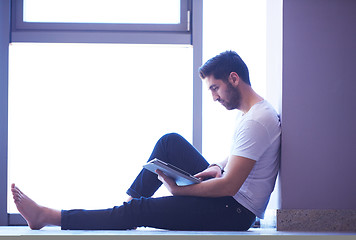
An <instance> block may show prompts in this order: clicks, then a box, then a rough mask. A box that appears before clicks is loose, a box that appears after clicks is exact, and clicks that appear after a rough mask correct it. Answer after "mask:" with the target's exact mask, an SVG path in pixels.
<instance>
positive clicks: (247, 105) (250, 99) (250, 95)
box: [239, 86, 263, 113]
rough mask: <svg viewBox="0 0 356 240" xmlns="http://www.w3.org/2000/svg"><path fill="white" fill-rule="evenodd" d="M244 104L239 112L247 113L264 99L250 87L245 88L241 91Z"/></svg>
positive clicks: (242, 103)
mask: <svg viewBox="0 0 356 240" xmlns="http://www.w3.org/2000/svg"><path fill="white" fill-rule="evenodd" d="M241 93H242V102H241V106H240V108H239V110H241V111H242V112H243V113H247V112H248V111H249V110H250V109H251V108H252V106H253V105H255V104H256V103H258V102H260V101H262V100H263V97H261V96H260V95H258V94H257V93H256V92H255V91H254V90H253V89H252V88H251V87H250V86H244V87H243V89H242V90H241Z"/></svg>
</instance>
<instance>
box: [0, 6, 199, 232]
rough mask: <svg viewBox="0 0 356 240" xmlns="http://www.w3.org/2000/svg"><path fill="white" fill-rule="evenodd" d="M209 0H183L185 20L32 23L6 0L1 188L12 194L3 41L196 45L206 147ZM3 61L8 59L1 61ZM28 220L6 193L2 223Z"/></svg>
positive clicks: (0, 76)
mask: <svg viewBox="0 0 356 240" xmlns="http://www.w3.org/2000/svg"><path fill="white" fill-rule="evenodd" d="M202 5H203V0H181V23H180V24H129V25H128V24H112V23H110V24H105V23H100V24H93V23H29V22H24V21H23V10H22V9H23V0H6V1H3V2H2V3H1V4H0V13H1V14H2V15H3V17H1V19H3V20H4V21H3V23H2V24H3V25H4V26H6V29H7V28H8V26H7V25H6V24H7V23H8V25H9V26H11V28H10V31H8V32H7V30H5V29H4V30H3V31H2V32H1V35H0V44H2V45H1V46H0V49H1V50H2V49H3V47H4V46H5V48H6V51H5V54H4V55H3V56H2V57H1V59H0V60H3V59H7V62H6V61H5V62H6V63H5V64H1V65H0V85H1V89H0V96H4V97H2V98H0V111H1V112H0V133H1V134H0V149H1V150H4V151H0V166H1V167H0V176H1V177H0V192H1V193H7V192H8V187H9V184H10V183H9V182H8V173H7V170H8V169H7V168H8V162H7V142H8V131H7V129H8V45H6V44H7V43H5V44H3V42H1V41H2V40H3V39H6V38H7V37H8V39H9V42H8V43H11V42H43V43H124V44H125V43H126V44H127V43H128V44H183V45H187V44H188V45H192V46H193V69H194V71H193V83H192V84H193V103H192V104H193V119H192V124H193V145H194V146H195V147H196V148H197V149H198V150H199V151H201V149H202V81H201V80H200V77H199V74H198V68H199V67H200V66H201V64H202V22H203V20H202V11H203V6H202ZM0 63H3V61H0ZM1 225H5V226H6V225H26V222H25V220H24V219H23V218H22V216H21V215H20V214H9V213H8V212H7V194H1V195H0V226H1Z"/></svg>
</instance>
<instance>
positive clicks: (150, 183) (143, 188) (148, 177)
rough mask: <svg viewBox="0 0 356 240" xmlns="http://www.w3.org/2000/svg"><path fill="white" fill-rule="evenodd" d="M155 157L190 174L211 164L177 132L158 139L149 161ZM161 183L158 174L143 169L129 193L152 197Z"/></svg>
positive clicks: (132, 195) (133, 195)
mask: <svg viewBox="0 0 356 240" xmlns="http://www.w3.org/2000/svg"><path fill="white" fill-rule="evenodd" d="M154 158H158V159H160V160H162V161H164V162H167V163H170V164H172V165H175V166H177V167H179V168H181V169H183V170H184V171H186V172H188V173H190V174H196V173H198V172H201V171H203V170H205V169H206V168H207V167H208V166H209V163H208V162H207V161H206V160H205V159H204V157H203V156H202V155H201V154H200V153H199V152H198V151H197V150H196V149H195V148H194V147H193V146H192V145H191V144H190V143H189V142H188V141H187V140H185V139H184V138H183V137H182V136H180V135H179V134H176V133H170V134H166V135H164V136H163V137H162V138H160V139H159V140H158V142H157V143H156V145H155V147H154V149H153V151H152V154H151V156H150V158H149V159H148V161H151V160H152V159H154ZM161 185H162V182H161V181H159V180H158V178H157V175H156V174H154V173H152V172H150V171H148V170H146V169H142V171H141V172H140V173H139V175H138V176H137V177H136V179H135V181H134V182H133V184H132V185H131V187H130V188H129V189H128V190H127V194H128V195H130V196H131V197H133V198H140V197H151V196H152V195H153V194H154V193H155V192H156V191H157V189H158V188H159V187H160V186H161Z"/></svg>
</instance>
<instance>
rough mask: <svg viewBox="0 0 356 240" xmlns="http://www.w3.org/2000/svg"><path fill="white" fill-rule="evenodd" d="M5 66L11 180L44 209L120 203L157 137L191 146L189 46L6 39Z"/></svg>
mask: <svg viewBox="0 0 356 240" xmlns="http://www.w3.org/2000/svg"><path fill="white" fill-rule="evenodd" d="M9 66H10V71H9V74H10V77H9V81H10V85H9V143H8V146H9V147H8V162H9V182H10V183H12V182H15V183H17V184H18V185H19V186H21V188H23V190H24V191H25V192H28V193H31V196H33V197H34V199H36V200H38V201H39V202H43V203H48V204H49V205H50V206H51V207H54V208H58V209H61V208H64V209H71V208H88V209H95V208H107V207H110V206H114V205H120V204H121V203H122V202H123V201H124V200H126V198H127V196H126V194H125V192H126V190H127V189H128V187H130V185H131V183H132V181H133V180H134V176H136V175H137V174H138V172H139V171H140V169H141V168H142V165H143V164H144V162H145V161H147V160H148V157H149V156H150V154H151V151H152V149H153V147H154V144H155V143H156V141H157V140H158V139H159V137H161V136H162V135H163V134H165V133H168V132H178V133H180V134H182V135H183V136H184V137H185V138H186V139H187V140H188V141H192V132H193V131H192V118H193V116H192V113H193V111H192V94H193V90H192V87H193V85H192V66H193V64H192V47H190V46H171V45H125V44H68V43H66V44H64V43H13V44H12V45H11V47H10V64H9ZM18 69H21V71H18ZM173 73H174V74H173ZM44 189H45V191H44ZM103 196H105V197H103ZM11 198H12V197H11V194H9V198H8V203H9V212H16V211H17V210H16V208H15V206H14V204H13V201H12V199H11ZM84 199H85V201H83V200H84Z"/></svg>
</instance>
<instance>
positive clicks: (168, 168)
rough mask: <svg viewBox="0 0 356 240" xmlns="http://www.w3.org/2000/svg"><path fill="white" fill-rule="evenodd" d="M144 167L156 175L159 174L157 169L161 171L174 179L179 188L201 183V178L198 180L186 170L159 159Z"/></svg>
mask: <svg viewBox="0 0 356 240" xmlns="http://www.w3.org/2000/svg"><path fill="white" fill-rule="evenodd" d="M143 167H144V168H145V169H147V170H149V171H151V172H153V173H155V174H157V173H156V170H157V169H158V170H161V171H162V172H163V173H164V174H165V175H166V176H168V177H170V178H172V179H173V180H174V181H175V182H176V184H177V185H178V186H185V185H190V184H196V183H200V182H201V180H200V179H199V178H196V177H194V176H193V175H191V174H189V173H187V172H185V171H184V170H182V169H180V168H178V167H176V166H173V165H172V164H169V163H166V162H163V161H161V160H159V159H157V158H155V159H153V160H151V161H149V162H148V163H147V164H145V165H143Z"/></svg>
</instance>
